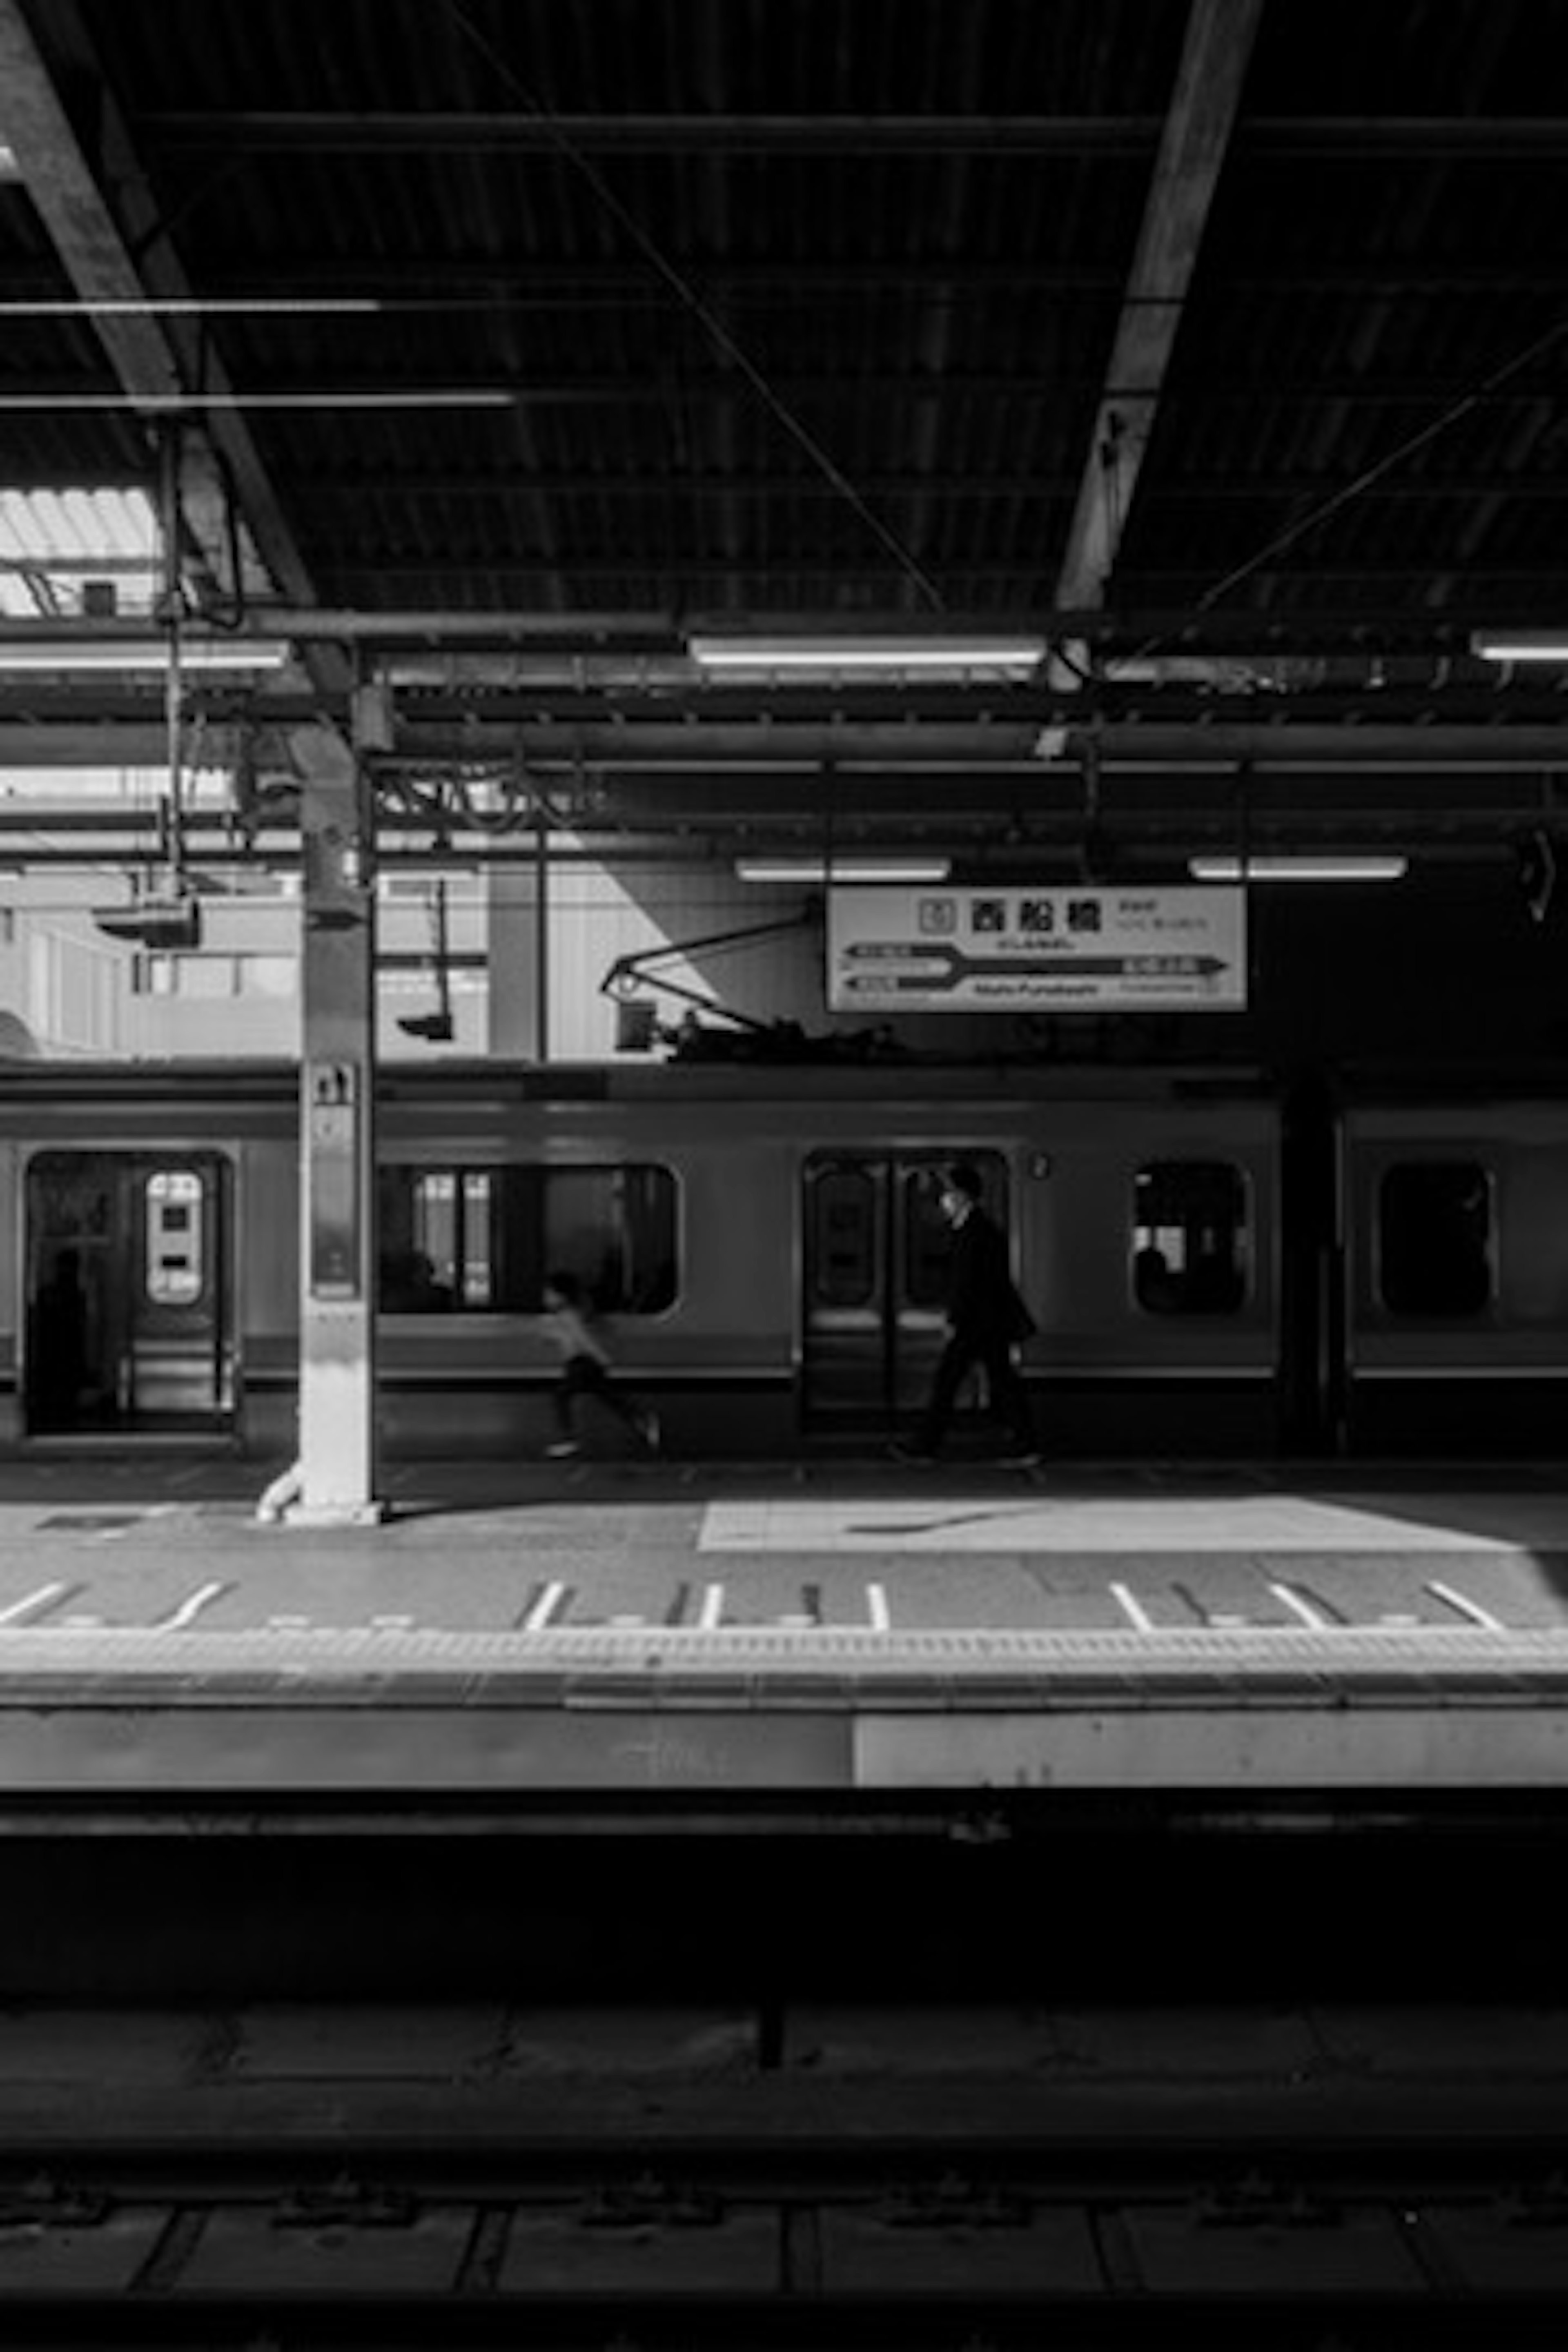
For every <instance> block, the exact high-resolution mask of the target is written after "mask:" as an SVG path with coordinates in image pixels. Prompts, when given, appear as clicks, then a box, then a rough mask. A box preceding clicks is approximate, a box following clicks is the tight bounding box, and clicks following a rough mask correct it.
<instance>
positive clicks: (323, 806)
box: [289, 688, 384, 1527]
mask: <svg viewBox="0 0 1568 2352" xmlns="http://www.w3.org/2000/svg"><path fill="white" fill-rule="evenodd" d="M367 697H368V698H369V699H368V701H367V699H366V698H367ZM375 716H376V710H375V698H374V689H368V688H367V689H362V691H361V694H360V696H359V697H357V698H356V701H355V710H354V732H355V747H353V748H352V747H351V746H350V745H349V744H347V743H345V742H344V740H343V739H342V735H341V734H339V733H338V732H337V730H335V729H332V728H328V727H310V728H305V729H302V730H300V732H299V733H298V734H297V735H296V737H295V739H294V749H295V752H296V756H297V758H298V760H299V762H300V767H301V769H302V771H303V773H304V779H305V782H304V789H303V793H302V798H301V803H300V847H301V850H302V853H303V864H304V883H303V923H304V940H303V952H302V973H301V987H302V998H303V1011H304V1039H303V1053H302V1060H301V1064H300V1150H301V1155H302V1168H301V1183H300V1202H301V1215H300V1478H301V1487H300V1499H299V1501H298V1502H297V1503H295V1504H294V1506H293V1507H292V1508H291V1509H290V1510H289V1518H290V1520H292V1521H294V1522H296V1523H298V1522H300V1521H303V1522H305V1523H307V1524H309V1525H311V1526H320V1527H353V1526H362V1525H368V1524H370V1523H372V1522H374V1521H375V1520H377V1519H379V1518H381V1517H384V1505H383V1504H382V1502H381V1501H380V1500H379V1499H378V1497H377V1495H376V1478H377V1463H376V1446H375V1276H376V1253H375V1118H374V1108H375V815H374V803H373V800H372V796H371V793H370V789H369V784H368V781H367V778H366V775H365V772H364V766H363V761H362V760H361V759H360V757H359V755H358V750H357V746H358V745H359V744H360V743H362V742H363V741H365V740H374V735H373V733H372V732H371V730H374V721H375Z"/></svg>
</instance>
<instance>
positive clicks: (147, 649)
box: [0, 636, 291, 675]
mask: <svg viewBox="0 0 1568 2352" xmlns="http://www.w3.org/2000/svg"><path fill="white" fill-rule="evenodd" d="M290 650H291V648H290V647H289V646H288V645H287V644H286V643H285V642H284V640H283V639H282V638H280V637H271V638H266V637H236V638H233V639H232V640H231V639H227V638H221V637H203V638H200V639H198V640H197V641H196V642H195V644H193V643H192V642H191V640H190V639H189V638H182V640H181V643H180V667H181V669H182V670H189V669H258V670H267V669H280V668H281V667H282V666H283V664H284V663H285V662H286V661H287V660H288V659H289V653H290ZM169 658H170V656H169V646H168V644H167V642H166V641H165V640H163V639H161V638H157V637H126V638H124V639H121V640H119V641H117V640H115V639H114V638H112V637H87V636H84V637H82V638H80V639H73V638H70V637H47V638H44V637H5V636H0V675H4V674H5V672H7V671H17V670H107V671H109V672H110V674H111V675H112V674H113V673H114V672H115V671H118V670H166V669H167V668H168V667H169Z"/></svg>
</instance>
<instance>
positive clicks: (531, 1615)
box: [522, 1580, 566, 1633]
mask: <svg viewBox="0 0 1568 2352" xmlns="http://www.w3.org/2000/svg"><path fill="white" fill-rule="evenodd" d="M565 1598H566V1587H565V1585H564V1584H563V1583H561V1582H560V1581H559V1580H558V1581H556V1582H554V1583H552V1584H547V1585H546V1586H545V1588H544V1590H543V1591H542V1593H541V1594H540V1596H539V1598H538V1600H537V1601H535V1602H534V1604H533V1606H532V1608H531V1610H530V1611H529V1612H528V1614H527V1616H526V1617H525V1618H524V1619H523V1621H522V1631H523V1632H524V1633H543V1631H544V1628H545V1627H546V1626H547V1625H548V1624H549V1622H550V1621H551V1619H552V1617H553V1616H554V1614H555V1612H556V1611H557V1610H558V1609H559V1608H560V1606H561V1603H562V1602H563V1601H564V1600H565Z"/></svg>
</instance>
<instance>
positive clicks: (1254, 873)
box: [1187, 852, 1410, 882]
mask: <svg viewBox="0 0 1568 2352" xmlns="http://www.w3.org/2000/svg"><path fill="white" fill-rule="evenodd" d="M1409 866H1410V860H1409V859H1408V858H1407V857H1404V856H1367V857H1358V856H1331V855H1329V854H1327V853H1324V854H1321V855H1314V854H1312V853H1311V852H1307V853H1305V854H1303V855H1302V856H1299V857H1290V856H1268V857H1189V858H1188V860H1187V872H1188V873H1189V874H1190V875H1191V876H1192V877H1193V880H1194V882H1397V881H1398V880H1399V879H1400V878H1401V877H1402V876H1403V875H1405V873H1406V872H1408V870H1409Z"/></svg>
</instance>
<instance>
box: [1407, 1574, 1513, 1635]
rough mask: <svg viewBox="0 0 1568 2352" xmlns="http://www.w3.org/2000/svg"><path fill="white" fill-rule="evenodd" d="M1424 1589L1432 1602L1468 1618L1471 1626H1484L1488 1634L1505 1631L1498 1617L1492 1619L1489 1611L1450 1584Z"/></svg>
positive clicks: (1433, 1584)
mask: <svg viewBox="0 0 1568 2352" xmlns="http://www.w3.org/2000/svg"><path fill="white" fill-rule="evenodd" d="M1426 1591H1428V1592H1429V1593H1430V1594H1431V1595H1432V1598H1433V1600H1434V1601H1443V1602H1445V1603H1446V1604H1447V1607H1448V1608H1450V1609H1453V1610H1456V1611H1458V1614H1459V1615H1460V1616H1461V1617H1468V1619H1469V1621H1470V1622H1471V1624H1472V1625H1480V1626H1484V1627H1485V1629H1486V1631H1487V1632H1488V1633H1502V1632H1503V1631H1504V1630H1505V1629H1504V1626H1503V1622H1502V1619H1501V1618H1500V1617H1494V1616H1493V1615H1492V1612H1491V1611H1490V1610H1489V1609H1483V1608H1482V1607H1481V1604H1480V1602H1479V1601H1472V1600H1471V1599H1470V1597H1469V1595H1468V1593H1466V1592H1458V1591H1455V1589H1454V1587H1453V1586H1452V1585H1451V1584H1436V1583H1431V1584H1428V1585H1427V1586H1426Z"/></svg>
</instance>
